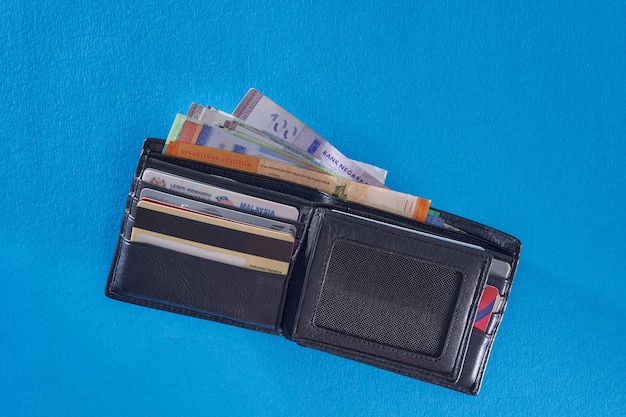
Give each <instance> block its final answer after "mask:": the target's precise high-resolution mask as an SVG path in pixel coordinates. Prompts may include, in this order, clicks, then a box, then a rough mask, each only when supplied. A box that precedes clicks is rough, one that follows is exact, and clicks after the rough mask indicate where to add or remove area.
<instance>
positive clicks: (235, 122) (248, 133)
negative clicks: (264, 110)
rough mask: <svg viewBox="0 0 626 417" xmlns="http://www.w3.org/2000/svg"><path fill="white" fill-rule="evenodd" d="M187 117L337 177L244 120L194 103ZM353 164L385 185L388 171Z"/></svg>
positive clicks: (363, 164)
mask: <svg viewBox="0 0 626 417" xmlns="http://www.w3.org/2000/svg"><path fill="white" fill-rule="evenodd" d="M187 117H189V118H192V119H196V120H199V121H201V122H203V123H206V124H209V125H213V126H219V127H225V128H227V129H230V130H232V131H234V132H237V134H241V135H243V136H244V137H248V138H255V139H256V140H259V141H261V142H262V143H265V144H268V145H270V144H272V145H278V146H280V147H281V148H282V150H283V151H284V152H287V153H289V154H290V156H291V157H292V158H295V159H298V160H300V161H301V162H302V163H305V164H308V165H310V166H312V167H314V168H316V169H319V170H322V171H324V172H327V173H330V174H333V175H335V170H334V169H329V168H326V167H325V166H324V164H323V163H320V161H318V159H317V158H315V157H314V156H313V155H311V154H310V153H307V152H305V151H302V150H301V149H299V148H297V147H295V146H293V145H291V144H290V143H289V142H286V141H284V140H282V139H281V138H278V137H276V136H274V135H271V134H268V133H266V132H264V131H262V130H259V129H258V128H256V127H254V126H252V125H250V124H249V123H246V122H244V121H243V120H241V119H238V118H236V117H234V116H233V115H231V114H228V113H226V112H223V111H221V110H219V109H216V108H214V107H211V106H202V105H201V104H198V103H192V104H191V106H190V107H189V110H188V111H187ZM322 162H323V161H322ZM353 162H354V163H355V164H357V165H359V166H360V167H361V168H363V169H364V170H365V171H366V172H368V173H369V174H370V175H371V176H372V177H374V178H375V179H376V181H378V182H380V183H381V184H384V183H385V181H386V180H387V173H388V172H387V170H386V169H383V168H379V167H377V166H374V165H371V164H367V163H365V162H360V161H354V160H353Z"/></svg>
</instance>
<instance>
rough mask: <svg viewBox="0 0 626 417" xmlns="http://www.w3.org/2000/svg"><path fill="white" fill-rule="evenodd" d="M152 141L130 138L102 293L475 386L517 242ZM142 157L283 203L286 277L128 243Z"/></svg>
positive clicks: (151, 164)
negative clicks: (126, 179) (126, 181)
mask: <svg viewBox="0 0 626 417" xmlns="http://www.w3.org/2000/svg"><path fill="white" fill-rule="evenodd" d="M163 146H164V141H162V140H159V139H147V140H146V141H145V143H144V147H143V151H142V153H141V157H140V159H139V164H138V167H137V171H136V175H135V178H134V180H133V183H132V186H131V190H130V193H129V196H128V201H127V204H126V210H125V214H124V217H123V221H122V227H121V232H120V236H119V240H118V244H117V248H116V250H115V255H114V257H113V264H112V267H111V271H110V274H109V277H108V281H107V284H106V290H105V292H106V295H107V296H109V297H112V298H115V299H118V300H122V301H127V302H131V303H135V304H139V305H143V306H148V307H153V308H158V309H162V310H167V311H172V312H176V313H181V314H187V315H190V316H195V317H200V318H204V319H210V320H215V321H218V322H222V323H226V324H232V325H237V326H242V327H245V328H249V329H254V330H259V331H263V332H267V333H272V334H277V335H282V336H284V337H285V338H287V339H289V340H292V341H295V342H297V343H298V344H300V345H302V346H308V347H312V348H315V349H319V350H323V351H326V352H330V353H333V354H336V355H340V356H343V357H346V358H350V359H353V360H356V361H360V362H364V363H366V364H369V365H373V366H376V367H379V368H384V369H386V370H389V371H393V372H396V373H399V374H403V375H406V376H409V377H413V378H417V379H421V380H425V381H428V382H432V383H436V384H439V385H442V386H445V387H448V388H452V389H456V390H459V391H462V392H466V393H470V394H477V393H478V391H479V389H480V386H481V382H482V380H483V374H484V371H485V367H486V365H487V360H488V358H489V353H490V351H491V348H492V345H493V341H494V338H495V336H496V333H497V331H498V327H499V325H500V323H501V320H502V315H503V313H504V310H505V308H506V305H507V301H508V298H509V294H510V290H511V284H512V282H513V277H514V274H515V270H516V267H517V263H518V260H519V255H520V250H521V244H520V242H519V240H517V239H516V238H514V237H512V236H510V235H507V234H505V233H502V232H500V231H497V230H494V229H492V228H489V227H486V226H484V225H481V224H478V223H475V222H472V221H470V220H467V219H463V218H461V217H458V216H455V215H453V214H450V213H446V212H440V218H441V219H442V220H444V221H445V222H446V223H447V224H448V225H450V226H452V227H451V228H450V227H448V228H443V227H439V226H437V225H432V224H427V223H421V222H418V221H414V220H411V219H407V218H403V217H400V216H397V215H394V214H390V213H387V212H384V211H381V210H377V209H374V208H370V207H367V206H364V205H360V204H355V203H350V202H346V201H343V200H341V199H338V198H335V197H333V196H331V195H328V194H326V193H323V192H319V191H317V190H314V189H311V188H308V187H303V186H300V185H296V184H293V183H288V182H284V181H281V180H277V179H273V178H269V177H264V176H259V175H256V174H250V173H245V172H240V171H235V170H231V169H227V168H222V167H218V166H213V165H209V164H204V163H200V162H195V161H191V160H186V159H180V158H174V157H171V156H166V155H163V154H162V153H161V151H162V149H163ZM149 168H150V169H153V170H159V171H161V172H167V173H170V174H174V175H177V176H181V177H185V178H189V179H192V180H194V181H197V182H200V183H204V184H208V185H211V186H214V187H220V188H222V189H226V190H229V191H232V192H236V193H241V194H246V195H249V196H254V197H258V198H262V199H266V200H270V201H273V202H277V203H282V204H285V205H288V206H291V207H295V208H297V210H298V212H299V215H298V219H297V220H294V221H285V222H287V223H290V224H291V225H293V226H294V230H295V245H294V247H293V252H292V255H291V257H290V258H289V260H288V272H287V273H286V275H285V274H275V273H269V272H262V271H258V270H254V269H247V268H242V267H239V266H234V265H231V264H228V263H223V262H218V261H215V260H210V259H205V258H202V257H199V256H194V255H190V254H188V253H183V252H181V251H178V250H175V249H172V248H165V247H162V246H159V245H155V244H151V243H146V242H138V241H133V240H132V239H131V232H132V230H133V227H134V225H135V220H136V214H137V210H138V207H137V205H138V201H139V195H140V193H141V191H142V190H143V189H144V188H150V187H152V185H151V184H148V183H146V182H144V181H142V179H141V178H142V173H143V172H144V171H145V170H146V169H149ZM168 193H170V194H172V195H175V194H176V192H175V191H168ZM259 216H263V215H262V214H259ZM488 287H493V288H496V289H497V293H498V296H497V301H498V302H497V303H496V302H494V303H492V304H490V305H489V306H488V309H487V311H483V310H485V309H484V308H483V307H484V306H482V303H481V297H482V296H483V292H484V291H485V288H488ZM479 305H480V308H479ZM485 313H486V314H487V316H486V317H487V322H483V326H482V327H480V329H479V327H477V326H475V322H477V321H478V320H479V319H480V318H481V317H482V315H484V314H485ZM479 316H481V317H479ZM483 320H484V319H483Z"/></svg>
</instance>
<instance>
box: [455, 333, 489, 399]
mask: <svg viewBox="0 0 626 417" xmlns="http://www.w3.org/2000/svg"><path fill="white" fill-rule="evenodd" d="M493 338H494V337H493V335H490V334H485V333H483V332H481V331H479V330H476V329H473V330H472V336H471V338H470V343H469V347H468V349H467V353H466V354H465V363H464V364H463V369H462V370H461V375H460V377H459V380H458V382H457V384H456V385H457V386H456V387H455V388H456V389H460V390H461V391H464V392H467V393H469V394H474V395H476V394H478V390H479V389H480V382H481V381H482V376H483V373H484V371H485V365H486V364H487V361H488V359H489V351H490V349H491V345H492V343H493Z"/></svg>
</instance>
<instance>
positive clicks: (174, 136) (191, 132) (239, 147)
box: [166, 114, 308, 168]
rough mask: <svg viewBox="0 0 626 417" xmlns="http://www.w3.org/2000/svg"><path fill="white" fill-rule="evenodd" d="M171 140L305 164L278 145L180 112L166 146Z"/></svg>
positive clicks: (302, 165) (293, 163) (292, 163)
mask: <svg viewBox="0 0 626 417" xmlns="http://www.w3.org/2000/svg"><path fill="white" fill-rule="evenodd" d="M172 142H183V143H191V144H194V145H199V146H207V147H211V148H218V149H225V150H229V151H232V152H237V153H241V154H244V155H251V156H257V157H259V158H265V159H271V160H273V161H281V162H285V163H288V164H291V165H295V166H299V167H301V168H308V166H307V165H305V164H303V163H301V162H299V160H298V159H296V158H292V157H290V154H288V153H286V152H281V149H280V147H277V146H272V145H271V144H270V145H269V147H268V146H263V145H264V144H263V143H260V142H258V141H255V140H254V139H252V138H243V137H241V136H238V135H233V134H232V133H230V132H228V131H226V130H224V129H221V128H219V127H216V126H210V125H207V124H202V123H200V122H198V121H197V120H194V119H190V118H189V117H187V116H184V115H182V114H177V115H176V117H175V119H174V123H173V124H172V128H171V129H170V132H169V134H168V136H167V141H166V146H168V145H169V144H170V143H172Z"/></svg>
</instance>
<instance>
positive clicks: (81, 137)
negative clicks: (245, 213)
mask: <svg viewBox="0 0 626 417" xmlns="http://www.w3.org/2000/svg"><path fill="white" fill-rule="evenodd" d="M423 3H424V2H360V1H359V2H336V1H332V2H331V1H316V2H310V1H306V2H293V1H273V2H254V1H238V2H234V1H233V2H228V1H222V0H216V1H211V2H205V3H197V2H195V3H186V2H166V1H159V0H157V1H155V2H147V1H136V2H114V1H101V0H89V1H82V2H80V1H71V0H70V1H63V2H36V1H35V2H33V1H13V0H9V1H8V2H6V1H5V2H3V3H2V4H1V5H0V63H1V67H0V68H1V69H0V74H1V75H2V80H1V82H0V115H1V116H0V118H1V121H2V133H1V137H0V139H1V140H0V144H1V146H2V157H1V158H2V174H3V175H2V185H1V187H0V209H1V213H2V216H3V220H2V224H3V225H2V227H1V228H0V242H1V243H2V249H1V250H0V267H1V268H0V271H1V272H0V277H1V278H2V281H1V282H2V291H0V305H1V306H2V307H1V309H0V311H1V313H0V341H1V342H0V414H1V415H7V416H14V415H15V416H17V415H20V416H22V415H24V416H25V415H38V416H39V415H47V416H56V415H103V416H110V415H151V416H158V415H211V416H215V415H227V416H238V415H268V416H269V415H298V416H302V417H304V416H309V415H310V416H320V415H358V416H365V415H394V416H416V415H445V416H450V415H459V416H478V415H507V416H515V415H524V416H525V415H550V416H554V415H568V416H571V415H616V416H617V415H624V414H626V390H625V389H624V382H623V381H624V375H626V359H625V355H624V354H625V352H626V324H625V323H626V301H625V297H624V294H625V293H626V273H625V272H624V259H625V258H626V251H625V249H624V248H625V247H626V241H625V239H624V236H625V234H626V222H625V220H624V217H625V215H624V213H625V212H626V203H625V201H626V197H625V195H624V194H625V190H626V169H625V168H624V165H625V162H626V145H625V141H626V114H625V111H624V109H626V71H625V69H626V31H625V28H626V25H625V24H624V22H626V8H625V6H624V4H625V3H624V2H621V1H609V2H602V4H600V3H598V2H591V1H588V2H565V3H555V4H552V5H546V4H544V3H545V2H539V1H536V2H510V1H504V2H496V3H495V4H489V5H488V4H483V3H481V2H478V3H476V2H474V3H476V4H470V5H468V4H465V3H459V2H447V1H444V2H433V4H423ZM468 3H470V2H468ZM249 87H256V88H258V89H260V90H261V91H263V92H264V93H266V94H267V95H268V96H270V97H271V98H272V99H274V100H275V101H277V102H278V103H280V104H281V105H283V106H284V107H286V108H287V109H289V110H290V111H291V112H292V113H293V114H295V115H296V116H298V117H299V118H301V119H302V120H304V121H306V122H307V123H308V124H309V125H311V126H312V127H313V128H314V129H316V130H317V131H318V132H320V133H321V134H322V135H323V136H325V137H326V138H327V139H329V140H330V141H331V142H332V143H333V144H335V145H336V146H337V147H338V148H339V149H341V150H342V151H343V152H344V153H345V154H347V155H348V156H350V157H351V158H355V159H358V160H362V161H367V162H370V163H373V164H376V165H379V166H382V167H386V168H388V169H389V170H390V174H389V177H388V184H389V185H390V186H391V187H392V188H394V189H397V190H400V191H404V192H409V193H412V194H417V195H421V196H424V197H428V198H431V199H432V200H433V205H434V206H435V207H438V208H442V209H445V210H447V211H451V212H454V213H456V214H459V215H462V216H465V217H468V218H471V219H474V220H477V221H479V222H483V223H486V224H488V225H490V226H493V227H496V228H498V229H501V230H503V231H505V232H508V233H511V234H513V235H514V236H516V237H519V238H520V239H521V240H522V242H523V251H522V259H521V264H520V268H519V270H518V275H517V278H516V283H515V285H514V288H513V292H512V296H511V299H510V303H509V309H508V311H507V315H506V317H505V319H504V322H503V325H502V327H501V331H500V333H499V335H498V338H497V340H496V343H495V347H494V350H493V353H492V357H491V359H490V363H489V367H488V369H487V373H486V376H485V381H484V386H483V389H482V391H481V393H480V395H479V396H478V397H470V396H467V395H463V394H459V393H456V392H453V391H450V390H447V389H443V388H440V387H437V386H433V385H430V384H426V383H423V382H420V381H416V380H412V379H409V378H405V377H402V376H399V375H395V374H392V373H389V372H385V371H382V370H378V369H375V368H372V367H369V366H365V365H362V364H359V363H356V362H352V361H348V360H345V359H342V358H339V357H335V356H332V355H328V354H325V353H322V352H318V351H314V350H311V349H305V348H302V347H299V346H297V345H295V344H294V343H290V342H288V341H286V340H284V339H282V338H280V337H275V336H270V335H265V334H260V333H257V332H252V331H248V330H243V329H239V328H235V327H231V326H225V325H221V324H217V323H213V322H209V321H204V320H199V319H194V318H190V317H184V316H179V315H175V314H169V313H165V312H161V311H156V310H152V309H148V308H141V307H137V306H134V305H130V304H126V303H121V302H117V301H114V300H110V299H108V298H105V296H104V284H105V280H106V276H107V273H108V269H109V266H110V261H111V257H112V255H113V250H114V246H115V242H116V236H117V233H118V228H119V222H120V220H121V217H122V214H123V207H124V203H125V198H126V193H127V191H128V189H129V187H130V180H131V178H132V174H133V172H134V169H135V165H136V162H137V156H138V153H139V151H140V148H141V144H142V141H143V139H144V138H146V137H149V136H154V137H164V136H166V135H167V132H168V129H169V126H170V123H171V122H172V120H173V118H174V115H175V113H176V112H184V111H186V109H187V107H188V105H189V104H190V103H191V102H192V101H198V102H201V103H205V104H210V105H213V106H216V107H219V108H222V109H224V110H229V111H230V110H232V109H233V108H234V107H235V105H236V104H237V102H238V100H239V98H241V97H242V96H243V94H245V92H246V91H247V89H248V88H249Z"/></svg>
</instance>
